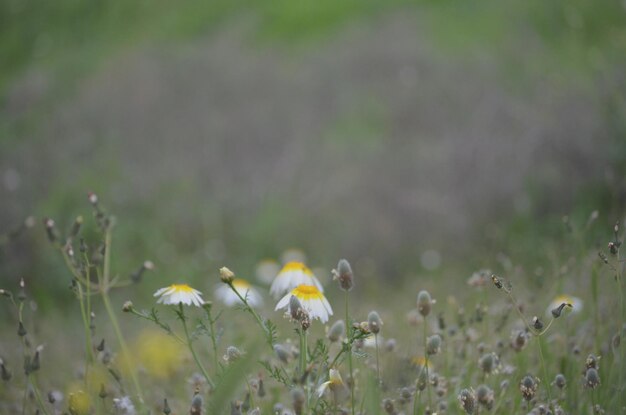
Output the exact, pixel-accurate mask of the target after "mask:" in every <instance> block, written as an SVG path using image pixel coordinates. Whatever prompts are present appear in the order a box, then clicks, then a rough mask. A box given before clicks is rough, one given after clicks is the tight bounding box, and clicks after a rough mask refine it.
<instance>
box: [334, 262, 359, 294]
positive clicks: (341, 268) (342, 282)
mask: <svg viewBox="0 0 626 415" xmlns="http://www.w3.org/2000/svg"><path fill="white" fill-rule="evenodd" d="M333 274H334V279H336V280H338V281H339V286H340V287H341V289H342V290H344V291H350V290H351V289H352V287H354V275H353V274H352V267H351V266H350V263H349V262H348V261H347V260H345V259H340V260H339V263H338V264H337V269H336V270H334V272H333Z"/></svg>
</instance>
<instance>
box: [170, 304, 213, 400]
mask: <svg viewBox="0 0 626 415" xmlns="http://www.w3.org/2000/svg"><path fill="white" fill-rule="evenodd" d="M178 307H179V311H180V321H181V322H182V323H183V329H184V330H185V338H186V339H187V347H188V348H189V351H190V352H191V355H192V356H193V360H194V361H195V362H196V365H197V366H198V368H199V369H200V371H201V372H202V374H203V375H204V378H205V379H206V381H207V383H208V384H209V386H210V387H211V388H213V387H214V386H215V384H214V383H213V380H211V377H210V376H209V374H208V373H207V371H206V369H205V368H204V366H202V363H200V359H199V358H198V355H197V354H196V351H195V350H194V348H193V345H192V342H191V337H190V336H189V330H188V329H187V321H186V318H185V313H184V311H183V303H178Z"/></svg>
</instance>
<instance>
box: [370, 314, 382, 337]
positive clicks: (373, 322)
mask: <svg viewBox="0 0 626 415" xmlns="http://www.w3.org/2000/svg"><path fill="white" fill-rule="evenodd" d="M382 325H383V321H382V320H381V319H380V316H379V315H378V313H377V312H376V311H371V312H370V313H369V315H368V316H367V328H368V329H369V331H371V332H372V333H374V334H378V333H379V332H380V327H381V326H382Z"/></svg>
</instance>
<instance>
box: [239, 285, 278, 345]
mask: <svg viewBox="0 0 626 415" xmlns="http://www.w3.org/2000/svg"><path fill="white" fill-rule="evenodd" d="M227 284H228V286H229V287H230V289H231V290H233V292H234V293H235V294H236V295H237V297H239V299H240V300H241V302H242V303H244V305H245V306H246V310H247V311H248V312H249V313H250V314H252V316H253V317H254V319H255V320H256V322H257V324H258V325H259V327H261V329H262V330H263V332H264V333H265V337H266V340H267V342H268V344H269V345H270V348H271V349H272V350H273V349H274V340H273V339H272V336H271V333H270V331H269V329H268V328H267V326H266V325H265V323H264V322H263V320H262V319H261V316H259V314H258V313H257V312H256V311H254V308H252V307H251V306H250V304H249V303H248V300H247V299H246V298H245V297H243V296H242V295H241V294H239V291H237V290H236V289H235V287H234V286H233V283H232V282H227Z"/></svg>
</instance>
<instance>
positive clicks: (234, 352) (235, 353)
mask: <svg viewBox="0 0 626 415" xmlns="http://www.w3.org/2000/svg"><path fill="white" fill-rule="evenodd" d="M240 357H241V350H239V349H238V348H236V347H235V346H228V347H227V348H226V354H225V355H224V357H223V359H224V360H226V361H227V362H228V363H232V362H234V361H235V360H237V359H239V358H240Z"/></svg>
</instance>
